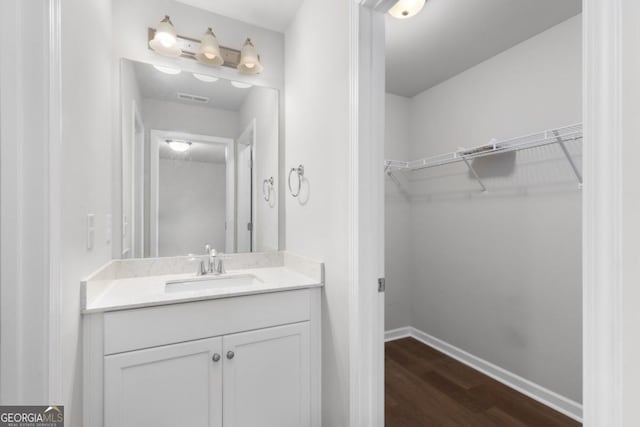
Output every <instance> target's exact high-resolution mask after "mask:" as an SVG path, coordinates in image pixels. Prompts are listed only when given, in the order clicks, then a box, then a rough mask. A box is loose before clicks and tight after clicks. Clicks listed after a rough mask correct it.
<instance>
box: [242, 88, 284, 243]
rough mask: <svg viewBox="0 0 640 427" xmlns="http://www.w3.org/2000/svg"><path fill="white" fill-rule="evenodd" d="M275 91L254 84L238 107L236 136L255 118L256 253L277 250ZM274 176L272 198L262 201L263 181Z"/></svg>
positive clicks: (277, 119) (276, 117)
mask: <svg viewBox="0 0 640 427" xmlns="http://www.w3.org/2000/svg"><path fill="white" fill-rule="evenodd" d="M278 96H279V94H278V91H276V90H272V89H265V88H258V87H254V88H252V89H251V92H249V93H248V94H247V98H246V99H245V101H244V103H243V104H242V106H241V107H240V111H239V115H240V127H239V130H238V135H240V133H241V132H242V131H243V130H244V129H246V127H247V126H248V125H249V124H250V123H251V120H253V119H255V120H256V122H255V123H256V125H255V126H256V128H255V135H256V146H255V147H254V149H255V151H254V160H255V163H254V170H253V173H254V175H255V177H256V179H255V182H256V188H254V189H253V191H254V193H255V197H254V200H255V206H254V218H253V230H254V233H255V234H254V241H255V248H254V250H255V251H257V252H265V251H275V250H278V234H279V233H278V226H279V224H278V212H279V209H278V206H279V198H280V191H279V180H278V171H279V170H280V168H279V165H278V160H279V159H278V157H279V155H278V153H279V132H278V127H279V124H280V123H279V114H278ZM270 177H273V179H274V184H273V188H272V190H271V198H270V199H269V201H268V202H267V201H265V200H264V197H263V195H262V183H263V181H264V180H265V179H269V178H270Z"/></svg>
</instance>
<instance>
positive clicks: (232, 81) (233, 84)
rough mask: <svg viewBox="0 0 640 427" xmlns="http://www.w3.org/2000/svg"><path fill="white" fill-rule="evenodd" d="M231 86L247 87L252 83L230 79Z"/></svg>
mask: <svg viewBox="0 0 640 427" xmlns="http://www.w3.org/2000/svg"><path fill="white" fill-rule="evenodd" d="M231 86H233V87H237V88H238V89H248V88H250V87H251V86H253V85H252V84H251V83H243V82H236V81H234V80H231Z"/></svg>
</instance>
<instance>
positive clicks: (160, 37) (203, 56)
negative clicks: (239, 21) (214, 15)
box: [147, 16, 264, 75]
mask: <svg viewBox="0 0 640 427" xmlns="http://www.w3.org/2000/svg"><path fill="white" fill-rule="evenodd" d="M147 41H148V47H149V49H151V50H153V51H154V52H156V53H159V54H161V55H164V56H171V57H182V58H187V59H193V60H196V61H198V62H200V63H201V64H204V65H209V66H214V67H215V66H223V67H228V68H234V69H236V70H238V71H239V72H240V73H242V74H249V75H253V74H260V73H261V72H262V71H263V70H264V67H263V66H262V63H261V62H260V55H258V52H257V50H256V48H255V46H254V45H253V42H252V41H251V39H247V40H246V41H245V42H244V45H243V46H242V49H241V50H238V49H233V48H230V47H225V46H220V44H219V43H218V39H217V37H216V35H215V34H214V32H213V30H212V29H211V28H208V29H207V31H206V32H205V33H204V35H203V36H202V37H201V38H200V39H195V38H191V37H186V36H182V35H180V34H177V33H176V29H175V27H174V26H173V24H172V23H171V20H170V19H169V16H165V18H164V19H163V20H162V21H161V22H160V24H158V28H149V29H148V31H147Z"/></svg>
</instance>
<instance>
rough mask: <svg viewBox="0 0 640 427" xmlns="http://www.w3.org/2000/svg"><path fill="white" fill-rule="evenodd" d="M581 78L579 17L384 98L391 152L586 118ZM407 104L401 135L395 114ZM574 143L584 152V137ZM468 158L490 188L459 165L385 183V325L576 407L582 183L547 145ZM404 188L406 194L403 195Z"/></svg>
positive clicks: (417, 151)
mask: <svg viewBox="0 0 640 427" xmlns="http://www.w3.org/2000/svg"><path fill="white" fill-rule="evenodd" d="M581 84H582V82H581V17H580V16H577V17H574V18H572V19H569V20H568V21H565V22H564V23H561V24H560V25H557V26H555V27H553V28H551V29H549V30H547V31H545V32H544V33H541V34H539V35H538V36H536V37H534V38H532V39H529V40H527V41H525V42H523V43H521V44H519V45H517V46H515V47H513V48H511V49H509V50H507V51H505V52H503V53H501V54H499V55H497V56H495V57H493V58H491V59H489V60H488V61H485V62H483V63H481V64H479V65H477V66H475V67H473V68H471V69H469V70H467V71H465V72H463V73H462V74H460V75H458V76H455V77H453V78H451V79H450V80H448V81H446V82H444V83H442V84H440V85H438V86H436V87H434V88H431V89H429V90H427V91H425V92H423V93H421V94H419V95H417V96H415V97H414V98H411V99H404V100H403V99H397V98H399V97H396V96H391V95H390V96H389V97H388V99H387V108H388V111H387V114H388V116H387V127H388V132H387V145H388V147H387V155H388V157H387V158H399V159H400V160H410V159H418V158H422V157H426V156H431V155H435V154H439V153H444V152H449V151H454V150H456V149H457V148H459V147H461V146H462V147H472V146H476V145H480V144H484V143H486V142H488V141H489V140H491V139H492V138H498V139H504V138H509V137H515V136H520V135H524V134H527V133H532V132H537V131H540V130H546V129H551V128H554V127H561V126H565V125H569V124H574V123H578V122H581V102H582V100H581ZM407 104H408V107H407ZM407 109H408V111H409V115H408V119H407V121H408V124H405V126H408V129H409V131H408V141H409V142H408V144H407V143H406V142H405V141H406V139H405V138H406V133H403V132H404V131H402V130H401V129H400V127H402V123H401V122H402V119H401V118H399V117H401V116H403V115H404V113H406V110H407ZM407 148H408V156H403V154H404V153H406V151H407ZM570 149H571V151H572V152H573V153H574V154H575V155H576V158H577V159H578V160H580V157H579V153H580V146H579V144H575V145H573V146H572V147H570ZM474 167H476V168H477V170H478V172H479V174H480V175H481V176H482V177H483V179H484V181H485V184H486V185H487V187H488V188H489V192H487V193H481V192H480V191H479V186H478V184H477V182H476V181H475V180H474V179H473V177H472V176H470V175H469V173H468V171H467V170H466V168H465V166H464V164H455V165H449V166H444V167H440V168H436V169H429V170H426V171H421V172H413V173H411V175H407V174H406V173H405V174H404V175H406V176H399V179H400V185H398V183H396V182H394V181H392V180H391V179H390V178H387V184H386V185H387V209H386V212H387V222H386V223H387V226H386V227H387V233H386V236H387V250H386V255H387V257H386V259H387V261H386V263H387V264H386V268H387V273H386V274H387V277H388V279H389V280H388V295H387V300H388V301H387V329H388V330H389V329H393V328H396V327H399V326H403V324H404V325H410V326H413V327H415V328H417V329H418V330H420V331H423V332H425V333H427V334H429V335H431V336H433V337H435V338H438V339H440V340H443V341H445V342H447V343H449V344H451V345H453V346H456V347H458V348H460V349H462V350H465V351H467V352H469V353H471V354H472V355H474V356H477V357H480V358H482V359H484V360H486V361H489V362H491V363H493V364H495V365H498V366H500V367H502V368H504V369H506V370H508V371H510V372H512V373H514V374H517V375H519V376H521V377H524V378H526V379H528V380H530V381H533V382H534V383H537V384H539V385H540V386H542V387H545V388H547V389H549V390H552V391H554V392H556V393H558V394H560V395H562V396H565V397H567V398H569V399H572V400H574V401H577V402H579V401H580V400H581V388H582V387H581V358H582V356H581V332H582V326H581V306H582V305H581V298H582V295H581V192H580V190H579V189H578V185H577V182H576V179H575V177H574V176H573V174H572V171H571V169H570V167H569V165H568V163H567V162H566V160H565V159H564V158H563V157H562V153H561V151H560V149H559V148H558V147H555V146H549V147H545V148H536V149H533V150H528V151H521V152H518V153H517V155H514V154H513V153H511V154H505V155H501V156H494V157H491V158H485V159H480V160H477V161H475V162H474ZM397 175H400V174H397ZM402 179H405V180H406V181H405V182H403V181H402ZM402 188H404V189H405V190H406V191H407V192H408V193H409V194H410V199H409V200H410V201H406V202H405V201H403V198H402V197H401V196H398V193H399V192H401V191H402V190H401V189H402ZM407 205H408V209H407ZM407 210H408V215H407V214H406V211H407ZM401 236H407V238H406V239H404V238H400V237H401ZM407 248H408V249H407ZM407 250H408V253H409V254H410V256H405V255H406V252H405V251H407ZM407 263H408V266H407ZM404 269H407V271H409V274H408V275H406V274H403V273H402V271H404ZM407 318H408V319H407Z"/></svg>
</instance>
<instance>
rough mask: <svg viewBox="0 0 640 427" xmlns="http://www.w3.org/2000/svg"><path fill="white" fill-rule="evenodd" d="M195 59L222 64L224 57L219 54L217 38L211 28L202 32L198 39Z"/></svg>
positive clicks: (204, 62)
mask: <svg viewBox="0 0 640 427" xmlns="http://www.w3.org/2000/svg"><path fill="white" fill-rule="evenodd" d="M196 59H197V60H198V61H200V62H202V63H203V64H207V65H216V66H217V65H222V64H224V59H222V55H221V54H220V45H219V44H218V39H217V38H216V35H215V34H214V33H213V30H212V29H211V28H209V29H208V30H207V32H206V33H204V35H203V36H202V39H201V40H200V51H199V52H198V54H197V55H196Z"/></svg>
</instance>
